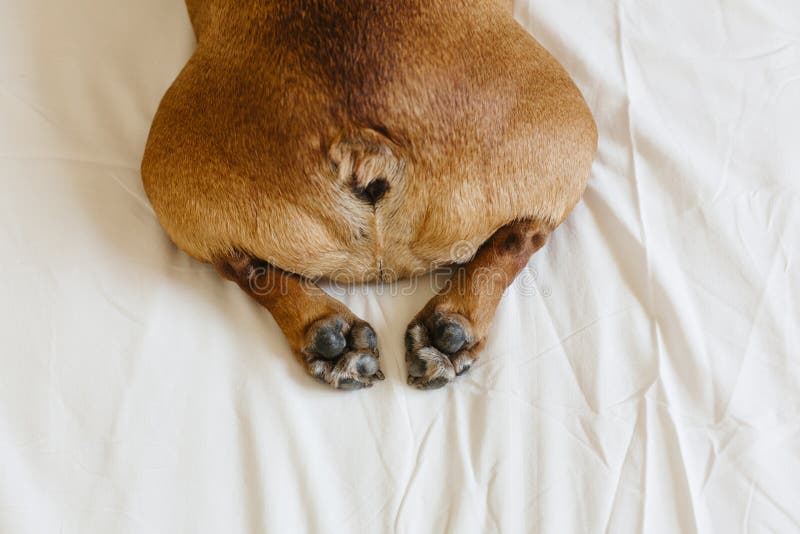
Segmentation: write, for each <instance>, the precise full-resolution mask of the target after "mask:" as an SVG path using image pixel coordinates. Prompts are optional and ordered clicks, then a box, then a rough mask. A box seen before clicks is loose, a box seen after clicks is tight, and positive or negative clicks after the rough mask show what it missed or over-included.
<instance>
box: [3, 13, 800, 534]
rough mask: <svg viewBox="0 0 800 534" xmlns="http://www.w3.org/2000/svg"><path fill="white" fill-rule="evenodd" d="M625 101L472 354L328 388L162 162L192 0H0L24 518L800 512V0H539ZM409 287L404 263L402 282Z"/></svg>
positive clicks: (584, 67) (76, 529) (642, 522)
mask: <svg viewBox="0 0 800 534" xmlns="http://www.w3.org/2000/svg"><path fill="white" fill-rule="evenodd" d="M515 10H516V13H515V14H516V17H517V19H518V20H519V22H520V23H521V24H523V25H524V26H525V27H526V28H527V29H528V30H529V31H530V32H531V33H533V34H534V35H535V36H536V37H537V38H538V39H539V40H540V41H541V42H542V43H543V44H544V45H545V46H546V47H547V48H548V49H549V50H551V51H552V53H553V54H554V55H555V56H556V57H557V58H558V59H559V61H561V62H562V64H563V65H564V66H565V67H566V69H567V70H568V71H569V72H570V74H571V75H572V76H573V77H574V79H575V80H576V83H577V84H578V86H579V87H580V88H581V90H582V92H583V94H584V95H585V97H586V100H587V101H588V103H589V106H590V107H591V109H592V111H593V113H594V114H595V117H596V119H597V123H598V127H599V132H600V143H599V151H598V156H597V158H596V161H595V163H594V167H593V170H592V177H591V180H590V185H589V189H588V191H587V192H586V195H585V198H584V200H583V202H582V203H581V204H580V205H579V206H578V207H577V208H576V209H575V211H574V212H573V214H572V215H571V216H570V218H569V219H568V221H567V222H566V223H565V224H564V225H563V226H562V227H561V228H560V229H559V230H558V231H557V232H556V233H555V234H554V236H553V238H552V240H551V242H550V243H549V244H548V246H547V247H546V248H545V249H544V250H543V251H541V252H540V253H538V254H537V255H536V256H535V257H534V258H533V259H532V261H531V262H530V264H529V265H528V267H527V268H526V270H525V271H524V272H523V275H522V276H521V277H520V278H519V279H518V280H517V282H516V283H515V284H514V285H513V286H512V287H510V288H509V290H508V291H507V293H506V296H505V298H504V300H503V302H502V304H501V305H500V308H499V310H498V313H497V318H496V321H495V324H494V327H493V330H492V333H491V337H490V341H489V343H488V345H487V347H486V349H485V351H484V353H483V355H482V358H481V360H480V362H479V363H478V364H477V365H476V367H475V368H474V369H473V371H472V372H471V373H470V374H469V375H467V376H465V377H463V378H461V379H459V381H458V382H457V383H456V384H454V385H452V386H450V387H447V388H445V389H442V390H437V391H433V392H422V391H417V390H414V389H412V388H410V387H408V386H407V385H406V383H405V377H406V370H405V363H404V354H403V348H402V346H403V344H402V338H403V332H404V329H405V326H406V324H407V323H408V322H409V320H410V319H411V318H412V316H413V315H414V314H415V313H416V311H417V310H419V309H420V308H421V307H422V305H423V304H424V303H425V302H426V301H427V300H428V299H429V298H430V296H431V295H432V294H433V291H434V289H433V286H434V285H435V284H434V281H432V280H430V279H422V280H420V281H419V283H418V285H417V287H416V289H415V290H414V291H408V290H402V289H401V290H399V291H398V290H394V289H393V288H389V287H380V286H369V287H365V288H359V289H358V290H356V291H349V292H342V291H339V290H338V289H337V288H332V287H329V288H328V289H329V290H330V291H331V292H332V293H333V294H335V295H336V296H337V297H338V298H341V299H342V300H343V301H345V303H346V304H347V305H349V306H350V307H351V309H352V310H353V311H354V312H356V313H357V314H359V315H360V316H362V317H363V318H365V319H366V320H368V321H370V322H371V323H372V325H374V326H375V328H376V330H377V331H378V335H379V338H380V343H381V354H382V367H383V370H384V372H385V374H386V377H387V380H386V381H385V382H383V383H381V384H379V385H378V386H376V387H374V388H372V389H370V390H366V391H360V392H354V393H344V394H343V393H341V392H336V391H332V390H329V389H327V388H325V387H323V386H321V385H318V384H316V383H315V382H313V381H312V380H311V379H309V378H308V377H307V376H306V375H305V374H304V373H303V371H302V370H301V369H300V367H299V365H298V364H297V363H296V362H295V361H294V360H293V358H292V356H291V354H290V352H289V349H288V345H287V343H286V342H285V340H284V339H283V337H282V335H281V333H280V331H279V330H278V328H277V326H276V324H275V323H274V321H273V320H272V318H271V317H270V316H269V314H268V313H266V312H265V311H263V310H261V309H259V308H258V307H257V305H256V304H254V303H253V302H251V301H250V300H248V299H247V298H246V296H245V295H244V294H242V293H241V291H240V290H239V289H238V288H237V287H236V286H235V285H234V284H231V283H227V282H225V281H223V280H222V279H221V278H220V277H219V276H218V275H217V274H216V273H215V272H214V270H213V269H212V268H210V267H209V266H206V265H202V264H199V263H197V262H194V261H193V260H191V259H189V258H188V257H187V256H186V255H184V254H182V253H180V252H179V251H178V250H177V249H176V248H175V247H174V246H173V245H172V244H171V243H170V242H169V241H168V239H167V238H166V237H165V235H164V234H163V232H162V230H161V228H160V227H159V225H158V223H157V221H156V219H155V217H154V214H153V211H152V209H151V208H150V206H149V204H148V201H147V199H146V197H145V195H144V192H143V190H142V186H141V183H140V175H139V170H138V165H139V161H140V158H141V154H142V152H143V148H144V142H145V139H146V136H147V131H148V128H149V124H150V121H151V119H152V116H153V114H154V112H155V109H156V107H157V105H158V101H159V99H160V97H161V95H162V94H163V93H164V91H165V90H166V88H167V87H168V86H169V84H170V83H171V81H172V80H173V79H174V77H175V76H176V74H177V72H178V71H179V70H180V68H181V67H182V65H183V63H184V62H185V61H186V59H187V58H188V56H189V55H190V54H191V51H192V48H193V46H194V38H193V35H192V31H191V27H190V25H189V21H188V18H187V15H186V11H185V8H184V5H183V3H182V2H181V1H180V0H139V1H137V2H125V3H118V2H93V1H90V0H74V1H72V2H62V1H58V0H28V1H26V2H11V1H5V2H1V3H0V272H2V275H3V276H2V281H0V302H2V305H0V532H3V533H9V534H12V533H13V534H28V533H30V534H34V533H35V534H39V533H42V534H44V533H46V534H50V533H53V534H55V533H61V534H73V533H74V534H78V533H80V534H94V533H98V534H100V533H102V534H109V533H114V534H123V533H147V534H152V533H169V534H175V533H182V532H187V533H189V532H191V533H195V534H198V533H219V532H270V533H272V532H275V533H284V532H285V533H291V534H295V533H303V532H314V533H317V532H321V533H328V532H330V533H344V532H348V533H349V532H359V533H361V532H364V533H378V532H401V533H402V532H409V533H411V532H413V533H442V532H453V533H459V534H462V533H473V532H474V533H484V532H487V533H493V532H498V533H499V532H502V533H523V532H524V533H528V532H530V533H551V532H557V533H587V532H609V533H628V532H647V533H661V532H663V533H677V532H680V533H693V532H703V533H726V534H733V533H756V532H777V533H790V532H800V506H798V503H800V334H799V333H798V325H800V276H798V269H800V266H799V265H798V261H800V259H799V258H798V249H799V248H800V247H799V245H800V202H799V201H798V200H799V198H798V195H799V194H800V120H798V118H799V117H800V4H799V3H798V2H797V1H796V0H773V1H771V2H761V1H757V0H738V1H736V0H731V1H723V0H713V1H712V0H673V1H671V2H660V1H656V0H636V1H634V0H618V1H611V0H592V1H589V0H568V1H564V2H549V1H545V0H530V1H528V2H525V1H518V2H517V3H516V6H515ZM395 289H396V288H395Z"/></svg>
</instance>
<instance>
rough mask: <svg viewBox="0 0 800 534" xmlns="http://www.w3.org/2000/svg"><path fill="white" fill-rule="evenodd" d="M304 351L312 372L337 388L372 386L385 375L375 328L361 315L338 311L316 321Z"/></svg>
mask: <svg viewBox="0 0 800 534" xmlns="http://www.w3.org/2000/svg"><path fill="white" fill-rule="evenodd" d="M301 354H302V357H303V359H304V361H305V364H306V368H307V369H308V372H309V374H311V376H313V377H314V378H317V379H318V380H320V381H322V382H324V383H326V384H329V385H331V386H333V387H335V388H337V389H343V390H355V389H362V388H368V387H372V384H373V383H374V381H376V380H383V379H384V376H383V373H382V372H381V370H380V367H379V365H378V358H379V357H380V356H379V353H378V340H377V337H376V335H375V331H374V330H373V329H372V327H371V326H370V325H369V324H367V323H365V322H364V321H361V320H359V319H349V320H348V319H347V318H345V317H343V316H342V315H338V314H337V315H333V316H330V317H326V318H324V319H320V320H318V321H316V322H314V323H313V324H312V325H311V326H310V327H309V328H308V330H307V332H306V343H305V348H303V349H302V351H301Z"/></svg>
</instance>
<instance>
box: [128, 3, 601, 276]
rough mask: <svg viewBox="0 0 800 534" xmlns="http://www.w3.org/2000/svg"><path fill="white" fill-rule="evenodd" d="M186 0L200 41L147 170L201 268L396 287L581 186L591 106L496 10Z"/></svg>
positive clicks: (547, 218) (543, 213)
mask: <svg viewBox="0 0 800 534" xmlns="http://www.w3.org/2000/svg"><path fill="white" fill-rule="evenodd" d="M187 4H188V7H189V11H190V16H191V18H192V22H193V24H194V25H195V28H196V32H197V34H198V40H199V44H198V48H197V52H196V53H195V55H194V56H193V57H192V59H191V61H190V62H189V64H188V65H187V66H186V68H185V69H184V71H183V72H182V73H181V75H180V76H179V78H178V79H177V80H176V82H175V83H174V84H173V86H172V87H171V88H170V90H169V92H168V93H167V95H166V96H165V97H164V100H163V101H162V104H161V106H160V108H159V111H158V114H157V116H156V118H155V121H154V124H153V128H152V131H151V135H150V139H149V141H148V146H147V151H146V154H145V159H144V162H143V166H142V172H143V178H144V183H145V188H146V190H147V193H148V195H149V197H150V199H151V201H152V203H153V206H154V208H155V210H156V212H157V214H158V216H159V219H160V220H161V222H162V224H163V225H164V227H165V228H166V230H167V232H168V233H169V235H170V236H171V238H172V239H173V240H174V241H175V243H176V244H177V245H178V246H179V247H181V248H182V249H184V250H185V251H187V252H188V253H190V254H192V255H193V256H195V257H197V258H199V259H201V260H204V261H214V260H215V259H216V258H218V257H220V256H223V255H225V254H228V253H229V252H230V251H231V250H232V249H238V250H242V251H245V252H247V253H249V254H251V255H253V256H255V257H258V258H262V259H264V260H266V261H269V262H270V263H272V264H273V265H275V266H277V267H279V268H281V269H283V270H286V271H290V272H295V273H301V274H304V275H307V276H328V277H332V278H337V279H348V280H359V281H361V280H369V279H376V278H382V279H393V278H396V277H399V276H407V275H410V274H413V273H415V272H421V271H424V270H427V269H429V268H430V267H431V266H433V265H438V264H443V263H451V262H454V261H465V260H467V259H469V256H470V255H471V254H472V253H473V252H474V251H475V250H476V249H477V246H478V245H480V244H481V243H482V242H484V241H485V240H486V239H487V238H488V237H489V236H490V235H491V234H492V233H493V232H494V231H495V230H497V229H498V228H499V227H501V226H503V225H505V224H507V223H509V222H511V221H513V220H516V219H520V218H533V219H537V220H541V221H542V223H543V224H546V225H549V226H555V225H557V224H558V223H560V222H561V221H562V220H563V219H564V217H566V215H567V214H568V212H569V211H570V210H571V209H572V207H573V206H574V204H575V203H576V202H577V201H578V199H579V197H580V195H581V193H582V192H583V189H584V188H585V184H586V179H587V177H588V171H589V166H590V164H591V160H592V157H593V155H594V149H595V146H596V131H595V128H594V123H593V121H592V118H591V115H590V114H589V112H588V109H587V108H586V105H585V103H584V101H583V99H582V97H581V96H580V93H579V92H578V90H577V89H576V88H575V86H574V84H573V83H572V82H571V80H570V79H569V77H568V76H567V75H566V73H565V72H564V71H563V69H562V68H561V67H560V66H559V65H558V64H557V63H556V62H555V61H554V60H553V59H552V58H551V57H550V56H549V54H547V52H545V51H544V50H543V49H542V48H541V47H540V46H539V45H538V44H537V43H536V42H535V41H534V40H533V38H531V37H530V36H529V35H527V34H526V33H525V32H524V30H522V29H521V28H520V27H519V26H518V25H517V24H516V23H515V22H514V21H513V19H512V17H511V16H510V14H509V13H508V11H507V10H506V9H505V8H504V6H502V5H501V3H500V2H499V1H491V0H487V1H485V2H459V1H454V0H429V1H424V0H395V1H393V2H372V1H366V0H315V1H312V0H299V1H294V2H281V1H268V0H250V1H246V2H245V1H237V2H234V1H231V0H189V1H188V2H187ZM454 245H457V246H454Z"/></svg>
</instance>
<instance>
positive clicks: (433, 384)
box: [420, 376, 450, 389]
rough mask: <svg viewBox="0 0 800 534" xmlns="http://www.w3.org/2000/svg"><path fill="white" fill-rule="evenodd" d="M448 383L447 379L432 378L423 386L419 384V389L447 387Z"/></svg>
mask: <svg viewBox="0 0 800 534" xmlns="http://www.w3.org/2000/svg"><path fill="white" fill-rule="evenodd" d="M448 382H450V381H449V380H448V379H447V378H445V377H443V376H441V377H439V378H434V379H433V380H431V381H430V382H425V383H424V384H420V387H421V388H423V389H439V388H441V387H444V386H446V385H447V383H448Z"/></svg>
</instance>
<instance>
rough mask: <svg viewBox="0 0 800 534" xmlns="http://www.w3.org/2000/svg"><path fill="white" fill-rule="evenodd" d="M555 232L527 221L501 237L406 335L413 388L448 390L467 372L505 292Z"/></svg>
mask: <svg viewBox="0 0 800 534" xmlns="http://www.w3.org/2000/svg"><path fill="white" fill-rule="evenodd" d="M552 230H553V228H552V226H550V225H547V224H543V223H538V222H535V221H530V220H525V221H518V222H514V223H512V224H509V225H507V226H504V227H503V228H501V229H499V230H498V231H497V232H495V233H494V234H493V235H492V237H490V238H489V239H488V240H487V241H486V242H485V243H484V244H483V245H482V246H481V248H480V249H479V250H478V252H477V254H476V255H475V257H474V258H473V259H472V260H471V261H470V262H468V263H467V264H466V265H464V266H461V267H458V268H457V269H456V271H455V273H454V274H453V275H452V277H451V278H450V280H449V281H448V284H447V285H446V288H445V290H444V291H443V292H442V293H440V294H439V295H437V296H435V297H434V298H433V299H431V300H430V302H428V304H427V305H426V306H425V308H423V309H422V311H421V312H419V313H418V314H417V316H416V317H415V318H414V320H413V321H412V322H411V324H410V325H409V326H408V330H407V331H406V363H407V365H408V383H409V384H411V385H414V386H416V387H418V388H420V389H433V388H438V387H442V386H444V385H445V384H447V383H448V382H451V381H452V380H454V379H455V377H456V376H457V375H461V374H463V373H465V372H467V371H468V370H469V369H470V367H471V366H472V364H473V363H474V362H475V360H476V359H477V357H478V352H479V351H480V350H481V348H482V347H483V344H484V342H485V340H486V334H487V332H488V331H489V327H490V326H491V324H492V319H493V318H494V313H495V310H496V309H497V305H498V303H499V302H500V299H501V297H502V296H503V292H504V291H505V290H506V288H507V287H508V286H509V285H511V283H512V282H513V281H514V279H515V278H516V277H517V275H518V274H519V273H520V272H521V271H522V269H523V268H525V266H526V265H527V263H528V260H529V259H530V257H531V256H532V255H533V253H534V252H536V251H537V250H539V249H540V248H541V247H542V246H544V244H545V242H546V241H547V237H548V236H549V235H550V232H551V231H552Z"/></svg>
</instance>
